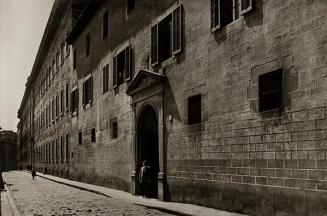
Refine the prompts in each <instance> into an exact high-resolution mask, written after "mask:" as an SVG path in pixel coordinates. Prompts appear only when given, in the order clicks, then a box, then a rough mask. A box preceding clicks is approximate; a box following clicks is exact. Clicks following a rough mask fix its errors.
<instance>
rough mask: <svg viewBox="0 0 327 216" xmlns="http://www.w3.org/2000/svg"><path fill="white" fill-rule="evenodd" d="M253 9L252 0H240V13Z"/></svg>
mask: <svg viewBox="0 0 327 216" xmlns="http://www.w3.org/2000/svg"><path fill="white" fill-rule="evenodd" d="M252 9H253V2H252V0H241V14H242V15H243V14H246V13H247V12H249V11H250V10H252Z"/></svg>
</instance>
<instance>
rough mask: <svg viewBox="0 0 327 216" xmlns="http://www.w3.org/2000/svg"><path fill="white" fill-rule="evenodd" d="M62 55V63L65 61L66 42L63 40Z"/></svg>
mask: <svg viewBox="0 0 327 216" xmlns="http://www.w3.org/2000/svg"><path fill="white" fill-rule="evenodd" d="M60 53H61V57H60V59H61V63H64V60H65V43H64V42H62V43H61V52H60Z"/></svg>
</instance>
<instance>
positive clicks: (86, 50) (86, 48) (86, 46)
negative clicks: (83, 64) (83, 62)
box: [85, 33, 91, 57]
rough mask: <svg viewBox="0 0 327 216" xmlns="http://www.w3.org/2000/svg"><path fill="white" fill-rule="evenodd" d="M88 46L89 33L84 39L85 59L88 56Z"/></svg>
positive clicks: (89, 42) (89, 41)
mask: <svg viewBox="0 0 327 216" xmlns="http://www.w3.org/2000/svg"><path fill="white" fill-rule="evenodd" d="M90 45H91V38H90V33H88V34H87V35H86V38H85V55H86V57H87V56H89V55H90Z"/></svg>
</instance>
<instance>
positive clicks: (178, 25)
mask: <svg viewBox="0 0 327 216" xmlns="http://www.w3.org/2000/svg"><path fill="white" fill-rule="evenodd" d="M172 28H173V29H172V32H173V40H172V41H173V54H174V55H176V54H178V53H180V52H181V51H182V6H179V7H178V8H176V9H175V10H174V11H173V25H172Z"/></svg>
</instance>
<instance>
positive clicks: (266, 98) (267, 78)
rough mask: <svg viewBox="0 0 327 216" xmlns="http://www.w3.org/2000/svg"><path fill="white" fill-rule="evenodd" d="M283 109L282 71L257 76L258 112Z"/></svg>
mask: <svg viewBox="0 0 327 216" xmlns="http://www.w3.org/2000/svg"><path fill="white" fill-rule="evenodd" d="M282 107H283V69H279V70H276V71H273V72H270V73H266V74H262V75H260V76H259V111H260V112H264V111H268V110H273V109H281V108H282Z"/></svg>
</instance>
